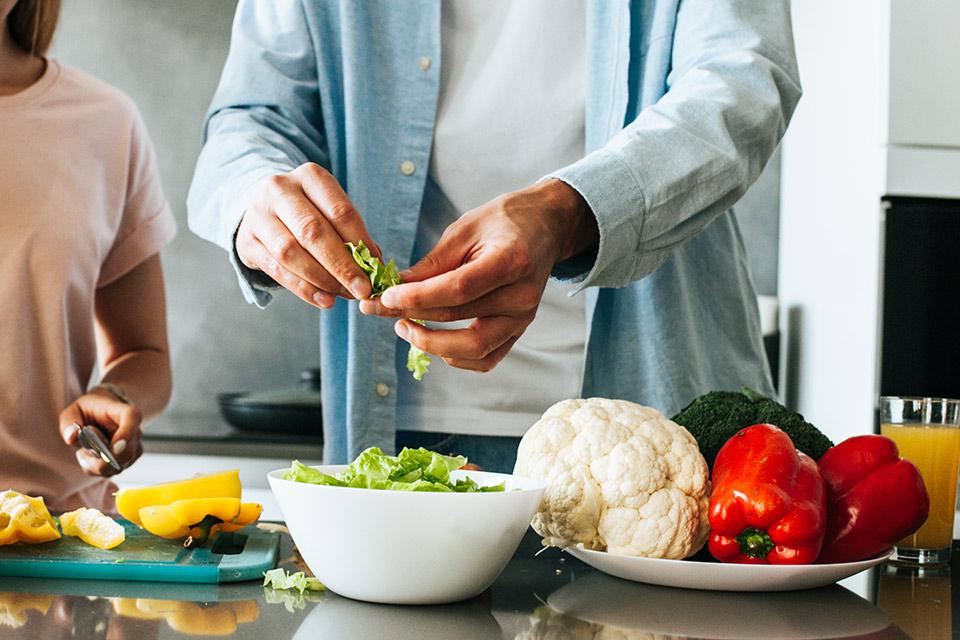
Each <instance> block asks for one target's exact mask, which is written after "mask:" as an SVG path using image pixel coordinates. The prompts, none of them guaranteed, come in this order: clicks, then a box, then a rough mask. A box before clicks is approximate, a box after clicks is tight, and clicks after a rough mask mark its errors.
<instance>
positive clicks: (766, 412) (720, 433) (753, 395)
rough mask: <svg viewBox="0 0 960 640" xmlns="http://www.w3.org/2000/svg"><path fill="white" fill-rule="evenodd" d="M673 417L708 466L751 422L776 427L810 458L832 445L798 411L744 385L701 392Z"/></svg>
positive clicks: (821, 453)
mask: <svg viewBox="0 0 960 640" xmlns="http://www.w3.org/2000/svg"><path fill="white" fill-rule="evenodd" d="M673 421H674V422H676V423H677V424H679V425H682V426H683V427H686V429H687V431H689V432H690V433H691V434H693V437H694V438H696V439H697V444H698V445H699V446H700V453H702V454H703V457H704V458H706V460H707V464H708V465H709V466H710V468H711V469H712V468H713V461H714V460H716V458H717V453H719V452H720V447H722V446H723V445H724V444H725V443H726V441H727V440H729V439H730V438H731V437H732V436H733V435H734V434H735V433H736V432H738V431H740V430H741V429H744V428H746V427H749V426H751V425H755V424H761V423H767V424H772V425H775V426H777V427H780V428H781V429H783V430H784V431H785V432H786V433H787V435H788V436H790V439H791V440H793V446H795V447H796V448H797V449H798V450H800V451H803V452H804V453H806V454H807V455H808V456H810V457H811V458H813V459H814V460H819V459H820V457H821V456H822V455H823V454H824V453H826V451H827V449H829V448H830V447H832V446H833V443H832V442H830V439H829V438H827V436H825V435H823V433H822V432H821V431H820V430H819V429H817V428H816V427H815V426H813V425H812V424H810V423H809V422H807V421H806V420H804V419H803V416H801V415H800V414H799V413H796V412H794V411H791V410H789V409H787V408H786V407H784V406H783V405H781V404H780V403H778V402H776V401H774V400H771V399H770V398H766V397H764V396H762V395H760V394H758V393H757V392H755V391H753V390H751V389H746V388H744V389H743V391H742V392H737V391H711V392H710V393H707V394H705V395H702V396H700V397H699V398H697V399H696V400H694V401H693V402H691V403H690V405H689V406H687V408H685V409H684V410H683V411H681V412H680V413H678V414H677V415H675V416H674V417H673Z"/></svg>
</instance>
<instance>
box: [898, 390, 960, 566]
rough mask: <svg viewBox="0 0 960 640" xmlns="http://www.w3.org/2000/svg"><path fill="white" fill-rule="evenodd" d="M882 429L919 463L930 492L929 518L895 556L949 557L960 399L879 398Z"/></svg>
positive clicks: (959, 457)
mask: <svg viewBox="0 0 960 640" xmlns="http://www.w3.org/2000/svg"><path fill="white" fill-rule="evenodd" d="M880 433H882V434H883V435H885V436H887V437H888V438H891V439H892V440H893V441H894V442H896V443H897V447H898V448H899V449H900V456H901V457H903V458H906V459H907V460H909V461H910V462H912V463H913V464H915V465H917V468H918V469H920V475H922V476H923V482H924V484H926V485H927V493H929V494H930V515H929V516H928V517H927V521H926V522H925V523H924V524H923V526H922V527H920V529H919V530H917V532H916V533H914V534H913V535H909V536H907V537H906V538H904V539H903V540H900V541H899V542H897V544H896V549H895V551H894V555H893V559H894V560H899V561H900V562H909V563H915V564H921V565H928V564H945V563H947V562H949V561H950V546H951V544H952V543H953V514H954V512H955V510H956V504H957V469H958V467H960V400H949V399H946V398H899V397H883V398H880Z"/></svg>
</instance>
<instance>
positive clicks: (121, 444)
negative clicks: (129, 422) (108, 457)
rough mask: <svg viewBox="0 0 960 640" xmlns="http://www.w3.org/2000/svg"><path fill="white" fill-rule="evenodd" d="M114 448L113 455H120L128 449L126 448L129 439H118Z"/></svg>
mask: <svg viewBox="0 0 960 640" xmlns="http://www.w3.org/2000/svg"><path fill="white" fill-rule="evenodd" d="M112 448H113V455H115V456H118V455H120V454H121V453H123V452H124V450H126V448H127V441H126V440H117V441H116V442H114V443H113V447H112Z"/></svg>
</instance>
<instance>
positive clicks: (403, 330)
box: [393, 320, 410, 340]
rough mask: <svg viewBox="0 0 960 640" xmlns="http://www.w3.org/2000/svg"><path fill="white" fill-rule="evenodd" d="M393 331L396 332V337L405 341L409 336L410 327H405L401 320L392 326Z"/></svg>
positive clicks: (405, 324)
mask: <svg viewBox="0 0 960 640" xmlns="http://www.w3.org/2000/svg"><path fill="white" fill-rule="evenodd" d="M393 330H394V331H396V332H397V335H398V336H400V337H401V338H403V339H404V340H406V339H407V338H408V337H409V336H410V327H408V326H407V323H406V322H404V321H403V320H401V321H400V322H397V323H396V324H394V325H393Z"/></svg>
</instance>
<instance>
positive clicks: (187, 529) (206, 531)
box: [138, 498, 263, 546]
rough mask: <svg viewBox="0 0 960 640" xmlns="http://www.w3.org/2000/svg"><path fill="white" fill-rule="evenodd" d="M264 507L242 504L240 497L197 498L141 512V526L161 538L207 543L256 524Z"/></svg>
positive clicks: (247, 503)
mask: <svg viewBox="0 0 960 640" xmlns="http://www.w3.org/2000/svg"><path fill="white" fill-rule="evenodd" d="M262 511H263V506H262V505H260V504H257V503H254V502H246V503H241V502H240V500H239V499H237V498H193V499H188V500H177V501H176V502H173V503H171V504H166V505H154V506H150V507H143V508H142V509H140V512H139V514H138V515H139V517H140V521H141V526H142V527H143V528H144V529H146V530H147V531H149V532H150V533H152V534H153V535H155V536H160V537H161V538H169V539H175V538H184V537H187V536H189V537H190V544H189V545H188V546H194V544H203V542H205V541H206V540H207V538H208V537H210V536H211V535H213V534H214V533H216V532H218V531H236V530H237V529H241V528H243V527H245V526H247V525H248V524H253V523H254V522H256V521H257V518H259V517H260V514H261V512H262Z"/></svg>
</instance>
